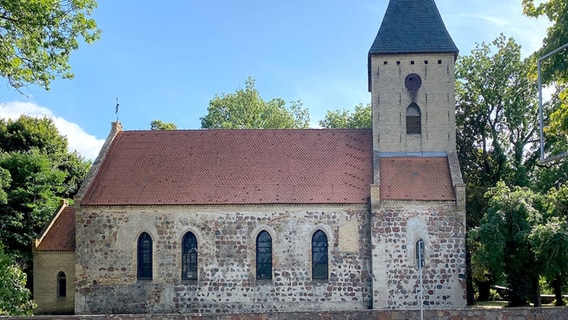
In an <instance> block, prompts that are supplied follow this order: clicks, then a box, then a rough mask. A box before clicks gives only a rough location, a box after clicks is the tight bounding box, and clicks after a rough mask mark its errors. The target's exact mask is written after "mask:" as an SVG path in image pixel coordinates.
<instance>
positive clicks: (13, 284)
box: [0, 243, 35, 316]
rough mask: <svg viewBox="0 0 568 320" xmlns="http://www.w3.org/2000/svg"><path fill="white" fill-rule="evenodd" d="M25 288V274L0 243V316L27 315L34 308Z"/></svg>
mask: <svg viewBox="0 0 568 320" xmlns="http://www.w3.org/2000/svg"><path fill="white" fill-rule="evenodd" d="M30 299H31V293H30V290H29V289H28V288H26V274H25V273H24V272H23V271H22V269H21V268H20V267H19V266H18V265H17V264H16V263H14V261H13V260H12V259H11V258H10V257H9V256H8V255H7V254H6V253H5V252H4V247H3V246H2V243H0V316H8V315H10V316H29V315H32V311H33V309H34V308H35V304H34V302H33V301H31V300H30Z"/></svg>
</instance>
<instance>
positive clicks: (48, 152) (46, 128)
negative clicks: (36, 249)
mask: <svg viewBox="0 0 568 320" xmlns="http://www.w3.org/2000/svg"><path fill="white" fill-rule="evenodd" d="M89 166H90V163H89V162H88V161H85V160H84V158H83V157H81V156H80V155H79V154H78V153H77V152H68V151H67V139H66V138H65V137H63V136H61V135H60V134H59V131H58V130H57V128H56V127H55V125H54V124H53V121H52V120H51V119H48V118H32V117H27V116H21V117H20V118H19V119H17V120H7V121H6V120H4V119H0V187H1V188H0V190H1V191H2V192H0V196H1V198H2V201H3V202H4V204H3V205H2V206H0V241H1V242H2V243H4V245H5V246H6V250H7V252H9V253H10V255H11V256H12V257H14V258H15V259H17V260H18V262H19V263H21V264H22V266H23V267H24V268H25V270H26V271H29V269H28V268H29V267H30V262H31V252H30V243H31V241H32V239H33V238H35V237H36V236H37V234H38V233H39V232H40V231H41V229H42V228H43V227H44V226H45V224H46V223H47V221H48V220H49V218H50V217H51V215H52V214H53V212H54V211H55V209H56V208H57V206H58V204H59V199H60V198H68V199H69V198H72V197H73V196H74V194H76V192H77V190H78V188H79V185H80V183H81V181H82V180H83V178H84V177H85V175H86V173H87V171H88V168H89Z"/></svg>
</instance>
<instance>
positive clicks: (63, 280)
mask: <svg viewBox="0 0 568 320" xmlns="http://www.w3.org/2000/svg"><path fill="white" fill-rule="evenodd" d="M57 297H58V298H65V297H67V276H66V275H65V272H63V271H60V272H59V273H58V274H57Z"/></svg>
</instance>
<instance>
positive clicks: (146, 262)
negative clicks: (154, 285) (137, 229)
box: [138, 232, 152, 280]
mask: <svg viewBox="0 0 568 320" xmlns="http://www.w3.org/2000/svg"><path fill="white" fill-rule="evenodd" d="M138 279H139V280H151V279H152V238H151V237H150V235H149V234H147V233H146V232H143V233H142V234H141V235H140V237H138Z"/></svg>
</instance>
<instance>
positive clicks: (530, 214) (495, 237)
mask: <svg viewBox="0 0 568 320" xmlns="http://www.w3.org/2000/svg"><path fill="white" fill-rule="evenodd" d="M487 196H488V198H489V206H488V210H487V213H486V214H485V216H484V217H483V219H482V220H481V224H480V226H479V227H477V228H475V229H473V230H472V232H471V234H470V238H471V240H473V241H472V242H473V243H475V244H476V247H477V248H476V249H477V250H474V251H472V261H475V262H477V265H478V266H484V267H485V268H486V269H487V270H491V272H493V274H496V275H497V276H501V275H502V276H503V279H505V281H506V284H507V287H508V288H509V289H511V291H509V292H508V294H507V299H508V300H509V305H510V306H513V307H515V306H524V305H527V304H528V301H530V300H532V301H533V302H534V303H535V306H539V305H540V300H539V298H538V297H540V294H539V287H538V280H539V272H540V266H539V265H538V264H537V260H536V257H535V253H534V251H533V249H532V246H531V242H530V238H529V237H530V234H531V231H532V228H533V226H535V225H538V224H539V222H540V219H541V215H540V212H539V210H538V208H539V207H540V203H542V201H541V200H540V199H539V195H538V194H535V193H533V192H532V191H531V190H530V189H529V188H526V187H518V186H517V187H513V188H509V187H507V186H506V185H505V184H504V183H503V182H499V183H497V186H496V187H495V188H492V189H490V190H489V192H488V193H487Z"/></svg>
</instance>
